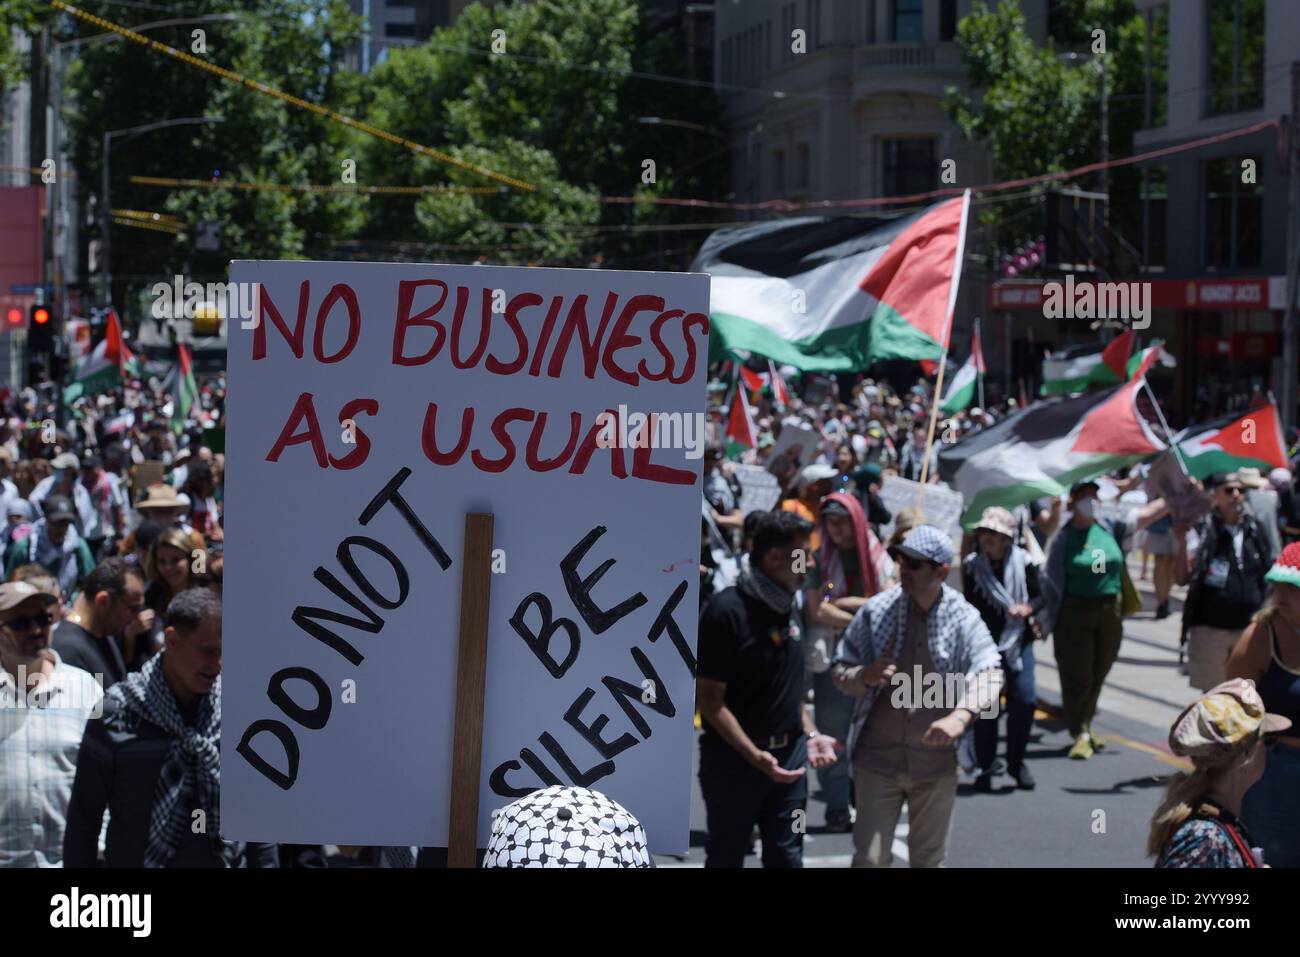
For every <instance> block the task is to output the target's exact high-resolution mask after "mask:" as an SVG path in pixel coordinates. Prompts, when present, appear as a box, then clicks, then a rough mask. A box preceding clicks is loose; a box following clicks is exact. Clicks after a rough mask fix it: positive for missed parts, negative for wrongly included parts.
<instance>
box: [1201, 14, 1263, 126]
mask: <svg viewBox="0 0 1300 957" xmlns="http://www.w3.org/2000/svg"><path fill="white" fill-rule="evenodd" d="M1205 10H1206V40H1207V42H1206V49H1207V50H1208V53H1209V63H1208V69H1207V70H1206V76H1207V77H1208V78H1209V89H1208V90H1207V91H1206V104H1205V109H1206V112H1207V113H1210V114H1214V113H1238V112H1240V111H1242V110H1253V109H1257V108H1258V107H1261V106H1263V105H1264V0H1206V7H1205Z"/></svg>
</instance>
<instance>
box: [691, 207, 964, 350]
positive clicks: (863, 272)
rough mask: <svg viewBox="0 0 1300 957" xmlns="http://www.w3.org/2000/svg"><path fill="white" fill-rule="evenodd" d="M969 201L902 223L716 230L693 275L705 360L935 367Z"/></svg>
mask: <svg viewBox="0 0 1300 957" xmlns="http://www.w3.org/2000/svg"><path fill="white" fill-rule="evenodd" d="M969 207H970V193H969V191H967V192H966V193H965V194H963V195H962V196H961V197H958V198H955V199H951V200H947V201H945V202H942V203H939V204H937V205H934V206H931V207H929V208H928V209H925V210H922V211H921V212H919V213H917V214H915V215H913V216H908V217H903V218H898V219H892V220H884V219H879V218H876V219H855V218H850V217H834V218H801V219H784V220H777V221H773V222H765V223H757V224H755V225H753V226H744V227H741V228H738V229H724V230H719V231H718V232H715V233H713V234H712V235H711V236H709V238H708V239H707V240H705V242H704V245H703V247H701V249H700V252H699V255H698V256H697V257H696V258H695V262H694V263H693V264H692V266H691V269H692V270H693V271H695V272H707V273H708V274H709V275H710V276H712V277H713V278H712V283H711V305H710V308H709V312H710V328H711V334H710V343H709V345H710V349H709V357H710V360H711V361H717V360H719V359H722V358H725V354H726V352H727V351H728V350H732V349H747V350H751V351H753V352H757V353H759V354H761V355H765V356H769V357H771V358H772V359H774V360H776V361H777V362H783V363H789V364H790V365H792V366H795V367H797V368H799V369H809V370H818V371H825V372H853V371H859V370H862V369H865V368H867V366H869V365H871V363H872V362H875V361H877V360H879V359H938V358H939V356H940V355H941V354H942V352H943V350H944V348H945V347H946V346H947V339H948V332H949V328H950V326H949V321H950V317H951V316H952V309H953V303H954V301H955V300H956V296H957V286H958V283H959V282H960V280H961V261H962V254H963V247H964V243H965V236H966V217H967V213H968V210H969Z"/></svg>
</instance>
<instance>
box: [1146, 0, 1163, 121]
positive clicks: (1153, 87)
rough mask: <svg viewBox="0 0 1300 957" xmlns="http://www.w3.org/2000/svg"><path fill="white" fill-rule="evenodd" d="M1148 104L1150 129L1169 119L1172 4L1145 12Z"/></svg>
mask: <svg viewBox="0 0 1300 957" xmlns="http://www.w3.org/2000/svg"><path fill="white" fill-rule="evenodd" d="M1146 40H1147V50H1146V107H1145V111H1144V116H1143V122H1144V123H1145V125H1146V127H1147V128H1148V129H1149V128H1151V127H1153V126H1164V125H1165V124H1166V123H1167V122H1169V7H1168V6H1163V7H1153V8H1152V9H1150V10H1148V11H1147V12H1146Z"/></svg>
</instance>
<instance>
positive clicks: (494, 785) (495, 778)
mask: <svg viewBox="0 0 1300 957" xmlns="http://www.w3.org/2000/svg"><path fill="white" fill-rule="evenodd" d="M519 768H520V764H519V762H518V761H502V762H501V763H500V764H498V765H497V766H496V767H495V768H493V769H492V773H491V774H490V775H489V776H488V787H490V788H491V789H492V793H493V794H499V795H501V796H502V797H508V798H521V797H527V796H528V795H530V794H532V793H533V792H534V791H536V790H537V788H534V787H522V788H516V787H511V786H510V784H509V783H508V782H507V781H506V775H507V774H509V773H510V772H511V771H518V770H519Z"/></svg>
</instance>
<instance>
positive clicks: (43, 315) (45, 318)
mask: <svg viewBox="0 0 1300 957" xmlns="http://www.w3.org/2000/svg"><path fill="white" fill-rule="evenodd" d="M49 321H50V310H48V309H44V308H39V307H38V308H36V309H33V310H32V322H34V323H36V324H37V325H38V326H43V325H45V324H46V323H47V322H49Z"/></svg>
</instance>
